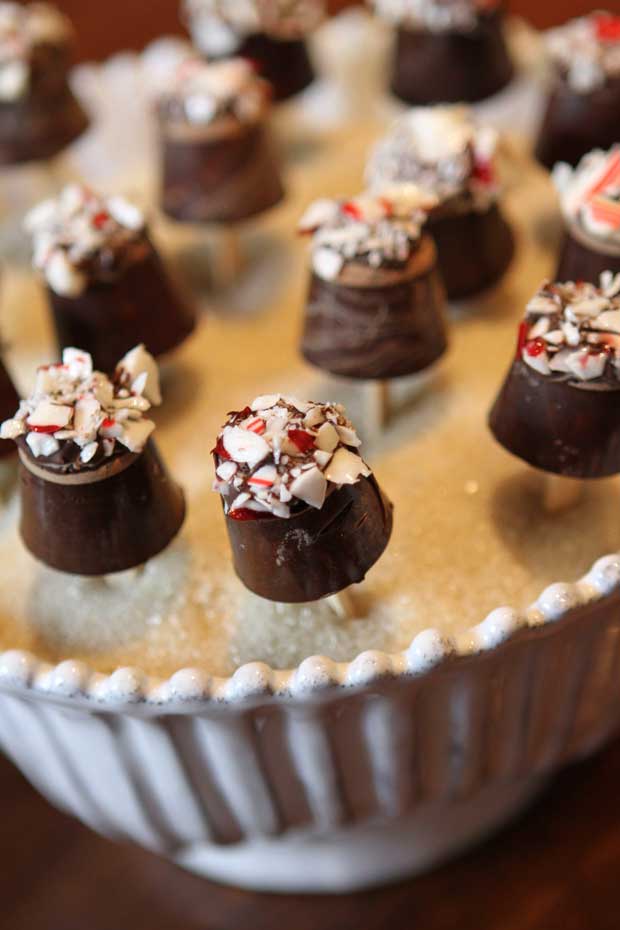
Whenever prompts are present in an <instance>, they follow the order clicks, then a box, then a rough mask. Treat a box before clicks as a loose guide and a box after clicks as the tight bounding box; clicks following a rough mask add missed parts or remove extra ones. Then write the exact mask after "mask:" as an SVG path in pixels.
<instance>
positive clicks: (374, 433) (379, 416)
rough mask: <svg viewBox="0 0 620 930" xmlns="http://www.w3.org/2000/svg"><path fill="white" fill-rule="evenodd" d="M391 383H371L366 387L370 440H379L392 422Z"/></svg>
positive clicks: (366, 419)
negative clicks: (390, 421)
mask: <svg viewBox="0 0 620 930" xmlns="http://www.w3.org/2000/svg"><path fill="white" fill-rule="evenodd" d="M390 413H391V404H390V382H389V381H370V382H369V383H368V384H367V385H366V416H365V421H366V424H367V432H368V435H369V438H370V439H379V438H380V437H381V435H382V433H383V432H384V430H385V428H386V426H387V425H388V422H389V420H390Z"/></svg>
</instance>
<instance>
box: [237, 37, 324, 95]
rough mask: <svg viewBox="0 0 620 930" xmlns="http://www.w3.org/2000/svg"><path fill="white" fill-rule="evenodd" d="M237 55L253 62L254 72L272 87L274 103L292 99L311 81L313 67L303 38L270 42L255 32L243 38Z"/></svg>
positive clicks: (268, 38) (270, 40) (312, 78)
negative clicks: (255, 70)
mask: <svg viewBox="0 0 620 930" xmlns="http://www.w3.org/2000/svg"><path fill="white" fill-rule="evenodd" d="M238 54H239V55H242V56H243V57H244V58H250V59H251V60H252V61H254V62H256V66H257V70H258V73H259V74H260V76H261V77H263V78H265V80H267V81H269V83H270V84H271V86H272V88H273V97H274V100H287V99H288V98H289V97H294V96H295V94H299V93H301V91H302V90H305V88H306V87H308V85H309V84H311V83H312V82H313V80H314V68H313V67H312V62H311V61H310V56H309V54H308V48H307V46H306V43H305V41H304V40H303V39H274V38H272V37H271V36H268V35H265V34H264V33H256V34H255V35H251V36H248V37H247V38H246V39H245V41H244V43H243V45H242V46H241V49H240V50H239V52H238Z"/></svg>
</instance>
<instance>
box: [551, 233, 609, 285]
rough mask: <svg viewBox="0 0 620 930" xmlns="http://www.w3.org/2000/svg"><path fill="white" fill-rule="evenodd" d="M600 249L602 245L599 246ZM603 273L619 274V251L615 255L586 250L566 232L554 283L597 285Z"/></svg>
mask: <svg viewBox="0 0 620 930" xmlns="http://www.w3.org/2000/svg"><path fill="white" fill-rule="evenodd" d="M601 247H602V244H601ZM603 271H611V272H613V273H614V274H619V273H620V249H617V250H616V252H615V254H613V253H610V252H603V251H598V250H597V249H594V248H588V246H587V245H586V244H585V242H581V241H580V240H579V239H576V238H575V236H573V235H572V234H571V232H570V230H567V231H566V235H565V237H564V243H563V245H562V252H561V254H560V261H559V264H558V270H557V272H556V275H555V277H554V279H553V280H554V281H590V282H591V283H592V284H596V285H598V283H599V279H600V276H601V274H602V272H603Z"/></svg>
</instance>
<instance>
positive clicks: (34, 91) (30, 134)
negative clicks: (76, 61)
mask: <svg viewBox="0 0 620 930" xmlns="http://www.w3.org/2000/svg"><path fill="white" fill-rule="evenodd" d="M73 39H74V36H73V30H72V28H71V24H70V23H69V21H68V19H67V18H66V17H65V16H63V15H62V14H61V13H60V12H59V11H58V10H56V9H55V8H54V7H53V6H49V5H48V4H46V3H28V4H26V5H22V4H19V3H0V164H3V165H9V164H18V163H21V162H28V161H35V160H44V159H48V158H52V157H53V156H54V155H57V154H58V153H59V152H60V151H62V149H64V148H65V147H66V146H67V145H69V144H70V143H71V142H73V141H74V140H75V139H77V137H78V136H79V135H81V133H82V132H84V130H85V129H86V128H87V126H88V118H87V116H86V114H85V113H84V111H83V110H82V108H81V106H80V105H79V103H78V102H77V100H76V99H75V97H74V96H73V93H72V91H71V88H70V86H69V81H68V75H69V67H70V64H71V57H72V51H73Z"/></svg>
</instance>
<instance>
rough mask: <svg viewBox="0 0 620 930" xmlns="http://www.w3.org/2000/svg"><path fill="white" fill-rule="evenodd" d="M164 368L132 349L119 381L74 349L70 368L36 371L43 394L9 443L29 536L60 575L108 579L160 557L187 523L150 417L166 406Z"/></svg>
mask: <svg viewBox="0 0 620 930" xmlns="http://www.w3.org/2000/svg"><path fill="white" fill-rule="evenodd" d="M160 402H161V395H160V391H159V376H158V372H157V365H156V364H155V361H154V359H153V358H152V356H150V355H149V354H148V352H146V350H145V349H144V347H143V346H137V347H136V348H135V349H132V351H131V352H129V353H128V355H126V356H125V358H123V359H122V360H121V361H120V362H119V364H118V367H117V368H116V371H115V373H114V377H113V379H110V378H108V377H107V375H105V374H103V373H102V372H99V371H93V366H92V359H91V357H90V355H88V353H86V352H82V351H81V350H79V349H72V348H70V349H65V351H64V352H63V360H62V364H57V365H45V366H43V367H42V368H39V369H38V371H37V377H36V382H35V386H34V390H33V392H32V394H31V395H30V397H28V398H27V399H26V400H23V401H22V402H21V404H20V405H19V408H18V410H17V413H15V415H14V416H13V417H12V418H11V419H9V420H5V422H4V423H3V424H2V428H1V430H0V436H1V438H2V439H13V440H15V442H16V443H17V447H18V450H19V457H20V489H21V524H20V531H21V536H22V539H23V541H24V544H25V545H26V547H27V548H28V549H29V550H30V552H31V553H32V554H33V555H34V556H35V558H37V559H39V560H40V561H41V562H44V563H45V564H46V565H48V566H50V567H51V568H55V569H58V570H60V571H62V572H70V573H71V574H76V575H106V574H109V573H112V572H119V571H124V570H126V569H130V568H134V567H136V566H138V565H142V564H143V563H144V562H146V561H147V560H148V559H150V558H152V557H153V556H155V555H157V553H158V552H161V550H162V549H164V548H165V547H166V546H167V545H168V543H170V542H171V540H172V539H173V537H174V536H176V534H177V533H178V531H179V530H180V528H181V526H182V524H183V520H184V518H185V501H184V497H183V492H182V491H181V490H180V488H179V487H178V486H177V485H176V484H175V483H174V482H173V481H172V479H171V478H170V476H169V475H168V472H167V471H166V468H165V466H164V464H163V462H162V460H161V458H160V456H159V453H158V451H157V448H156V446H155V443H154V441H153V440H152V439H151V434H152V432H153V430H154V429H155V424H154V423H153V422H152V421H151V420H149V419H147V418H146V417H145V413H146V412H147V411H148V410H149V408H150V407H151V404H159V403H160Z"/></svg>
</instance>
